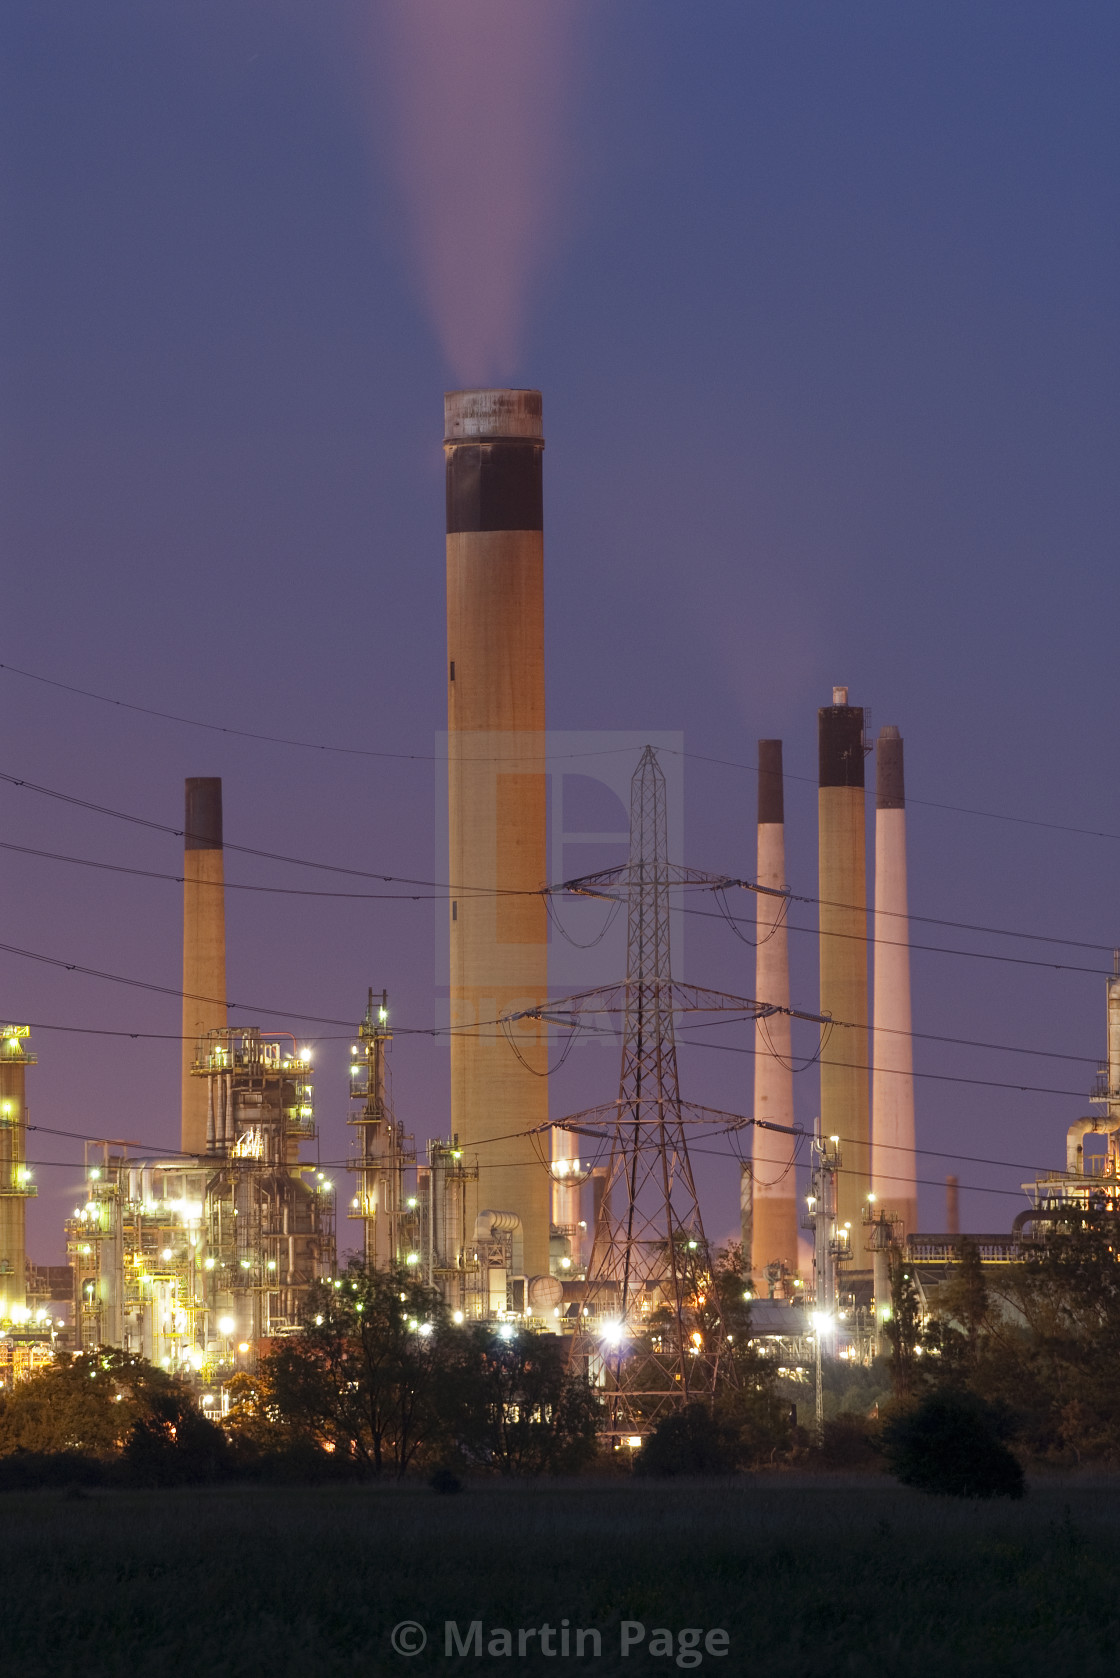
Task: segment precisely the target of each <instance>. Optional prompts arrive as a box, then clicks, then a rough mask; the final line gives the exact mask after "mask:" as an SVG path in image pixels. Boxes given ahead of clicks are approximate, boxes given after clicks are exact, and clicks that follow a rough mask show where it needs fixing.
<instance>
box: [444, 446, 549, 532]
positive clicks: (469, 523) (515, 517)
mask: <svg viewBox="0 0 1120 1678" xmlns="http://www.w3.org/2000/svg"><path fill="white" fill-rule="evenodd" d="M543 447H544V445H543V443H541V442H539V441H537V440H535V439H527V440H524V441H522V440H521V439H517V438H502V439H500V440H495V441H493V442H490V441H484V442H480V443H456V444H454V445H453V446H450V447H448V450H447V533H448V535H449V536H451V535H455V534H457V533H458V532H460V531H473V530H543V529H544V496H543V491H542V471H541V451H542V449H543Z"/></svg>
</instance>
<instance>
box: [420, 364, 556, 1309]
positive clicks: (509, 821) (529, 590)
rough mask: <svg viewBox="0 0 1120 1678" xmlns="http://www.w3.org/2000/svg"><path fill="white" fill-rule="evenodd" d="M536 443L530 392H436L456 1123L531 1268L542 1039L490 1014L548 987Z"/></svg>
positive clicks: (539, 1188)
mask: <svg viewBox="0 0 1120 1678" xmlns="http://www.w3.org/2000/svg"><path fill="white" fill-rule="evenodd" d="M543 449H544V437H543V433H542V430H541V396H540V392H539V391H536V390H459V391H451V392H450V393H449V394H448V395H447V397H446V398H445V435H444V451H445V454H446V457H447V661H448V663H447V728H448V816H449V833H450V856H449V864H448V866H449V870H450V872H449V875H448V879H449V881H450V883H451V894H452V895H451V904H450V910H449V913H450V933H451V972H450V986H451V1022H452V1025H453V1026H454V1027H455V1028H456V1029H455V1030H453V1032H452V1036H451V1130H452V1134H453V1135H457V1136H458V1139H459V1146H460V1147H461V1148H462V1149H463V1150H464V1152H466V1153H467V1154H469V1155H475V1154H476V1153H477V1159H478V1173H479V1175H478V1196H479V1198H478V1207H479V1208H482V1207H488V1206H496V1207H501V1208H502V1209H503V1210H508V1211H510V1212H512V1213H515V1214H516V1215H517V1217H519V1218H520V1220H521V1230H522V1232H523V1239H524V1264H525V1269H526V1274H527V1275H529V1276H533V1275H547V1274H548V1268H549V1224H550V1211H551V1184H550V1179H549V1174H548V1171H547V1170H546V1168H545V1167H544V1166H543V1165H542V1164H541V1162H540V1160H539V1158H538V1156H537V1154H536V1152H535V1151H534V1147H533V1143H532V1141H531V1140H530V1139H529V1138H528V1137H527V1136H525V1135H524V1133H525V1132H526V1131H529V1130H531V1129H533V1128H535V1127H538V1126H540V1125H542V1124H546V1123H547V1120H548V1087H547V1080H546V1079H545V1077H544V1076H543V1074H544V1072H545V1071H546V1070H547V1063H548V1044H547V1039H546V1036H545V1028H544V1027H533V1028H531V1029H518V1030H516V1033H515V1040H516V1043H517V1050H518V1053H515V1052H514V1049H513V1048H512V1047H511V1046H510V1044H509V1042H507V1040H506V1038H505V1035H504V1034H503V1032H502V1029H501V1028H500V1027H499V1026H497V1025H495V1024H494V1023H493V1022H494V1021H495V1020H496V1019H497V1018H498V1017H499V1016H500V1015H501V1014H502V1013H503V1012H506V1011H514V1010H522V1009H529V1008H534V1007H538V1006H540V1005H541V1004H542V1003H544V1002H545V1000H546V998H547V992H548V944H547V939H548V922H547V912H546V909H545V904H544V899H543V898H542V897H540V896H539V895H535V894H537V893H539V891H540V888H541V887H542V886H543V885H544V884H545V883H546V881H547V875H548V849H547V838H548V835H547V813H546V809H547V806H546V784H545V733H544V729H545V715H544V549H543V534H542V532H543V519H542V472H541V456H542V451H543ZM519 1056H520V1058H519ZM535 1074H540V1075H535ZM568 1145H569V1140H568V1138H567V1137H565V1138H564V1139H563V1142H562V1144H561V1145H560V1148H558V1149H557V1152H558V1153H559V1152H561V1150H562V1148H565V1147H567V1146H568ZM572 1151H573V1152H574V1151H576V1150H575V1149H573V1150H572ZM476 1210H477V1208H476Z"/></svg>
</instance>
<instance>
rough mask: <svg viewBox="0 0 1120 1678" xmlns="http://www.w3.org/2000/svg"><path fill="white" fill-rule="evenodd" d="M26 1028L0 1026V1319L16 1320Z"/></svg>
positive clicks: (20, 1300) (23, 1217)
mask: <svg viewBox="0 0 1120 1678" xmlns="http://www.w3.org/2000/svg"><path fill="white" fill-rule="evenodd" d="M30 1035H31V1033H30V1028H29V1027H28V1026H25V1025H6V1026H0V1319H3V1320H5V1321H11V1320H12V1314H13V1312H14V1313H16V1318H15V1320H16V1321H17V1322H18V1321H19V1319H20V1314H21V1313H23V1312H24V1311H25V1310H26V1305H27V1266H26V1258H27V1235H26V1228H27V1202H28V1199H29V1198H30V1197H31V1196H32V1195H34V1193H35V1190H34V1189H33V1188H32V1186H31V1176H30V1172H29V1171H28V1169H27V1164H26V1160H27V1088H26V1085H27V1077H26V1073H27V1068H28V1067H29V1066H34V1065H35V1056H34V1055H33V1054H31V1053H30V1051H29V1049H28V1047H27V1040H28V1038H29V1036H30Z"/></svg>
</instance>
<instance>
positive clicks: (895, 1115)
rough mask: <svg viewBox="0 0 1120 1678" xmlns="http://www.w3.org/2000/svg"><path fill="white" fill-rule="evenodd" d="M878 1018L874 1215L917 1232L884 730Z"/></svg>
mask: <svg viewBox="0 0 1120 1678" xmlns="http://www.w3.org/2000/svg"><path fill="white" fill-rule="evenodd" d="M875 795H876V796H875V922H874V925H875V1014H874V1033H873V1037H872V1055H871V1060H872V1066H873V1071H872V1075H871V1080H872V1081H871V1168H872V1169H871V1174H872V1184H873V1187H874V1191H875V1198H876V1201H877V1203H878V1209H879V1210H880V1211H885V1212H886V1213H887V1214H888V1215H889V1217H890V1218H891V1219H892V1221H893V1220H896V1219H901V1221H902V1225H903V1230H904V1232H905V1234H906V1235H912V1234H913V1233H914V1231H915V1229H916V1228H917V1225H918V1183H917V1179H918V1172H917V1162H916V1159H915V1153H914V1052H913V1043H912V1040H911V1036H910V1025H911V1020H910V925H909V921H908V920H907V913H908V905H907V892H906V792H905V781H904V776H903V764H902V739H901V736H900V735H899V732H898V729H897V728H891V727H888V728H883V729H881V730H880V732H879V742H878V747H877V750H876V757H875Z"/></svg>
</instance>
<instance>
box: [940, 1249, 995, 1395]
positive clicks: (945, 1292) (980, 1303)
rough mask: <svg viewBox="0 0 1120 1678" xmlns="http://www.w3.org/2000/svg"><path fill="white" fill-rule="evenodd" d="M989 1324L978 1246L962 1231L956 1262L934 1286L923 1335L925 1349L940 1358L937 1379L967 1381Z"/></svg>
mask: <svg viewBox="0 0 1120 1678" xmlns="http://www.w3.org/2000/svg"><path fill="white" fill-rule="evenodd" d="M992 1327H993V1325H992V1322H991V1320H990V1301H989V1298H988V1287H987V1283H986V1281H985V1278H984V1269H983V1265H982V1264H981V1261H980V1249H979V1247H978V1246H977V1245H976V1243H975V1241H973V1240H971V1239H970V1238H969V1237H968V1236H967V1235H964V1236H962V1237H961V1241H960V1246H959V1248H958V1263H957V1266H956V1268H955V1269H954V1271H953V1272H952V1273H951V1274H950V1276H949V1278H948V1280H947V1281H945V1282H943V1283H942V1285H941V1287H940V1288H938V1290H937V1296H936V1299H935V1301H934V1310H933V1315H932V1318H931V1320H930V1322H929V1324H928V1325H927V1327H926V1331H925V1335H924V1337H923V1338H924V1342H925V1347H926V1350H927V1351H929V1352H932V1353H933V1354H934V1355H935V1356H937V1357H939V1359H940V1367H939V1369H938V1375H939V1377H940V1379H941V1380H956V1381H964V1382H967V1381H969V1380H971V1379H972V1378H973V1377H974V1376H975V1374H976V1370H977V1366H978V1363H979V1361H980V1359H981V1357H982V1355H983V1352H984V1346H985V1339H986V1337H989V1336H990V1334H991V1332H992Z"/></svg>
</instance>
